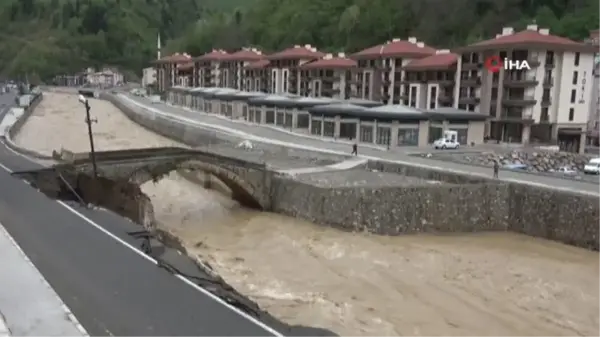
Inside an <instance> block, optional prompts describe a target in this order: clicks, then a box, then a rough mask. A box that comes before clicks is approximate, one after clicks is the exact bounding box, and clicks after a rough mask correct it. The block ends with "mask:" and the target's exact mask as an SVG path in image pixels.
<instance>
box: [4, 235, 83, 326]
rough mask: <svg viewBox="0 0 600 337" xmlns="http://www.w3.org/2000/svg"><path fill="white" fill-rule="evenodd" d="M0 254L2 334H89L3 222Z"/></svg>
mask: <svg viewBox="0 0 600 337" xmlns="http://www.w3.org/2000/svg"><path fill="white" fill-rule="evenodd" d="M0 256H2V267H0V274H2V275H8V276H9V277H1V278H0V312H1V313H2V315H1V316H0V336H9V335H15V336H43V335H45V336H87V333H86V331H85V329H84V328H83V327H82V326H81V324H79V322H78V321H77V319H76V318H75V316H74V315H73V314H72V313H71V311H70V310H69V309H68V308H67V306H66V305H65V304H64V303H63V302H62V300H61V299H60V298H59V297H58V295H57V294H56V293H55V292H54V290H53V289H52V287H51V286H50V284H48V282H47V281H46V280H45V279H44V277H43V276H42V274H41V273H40V272H39V271H38V270H37V268H36V267H35V266H34V265H33V263H32V262H31V261H30V260H29V258H28V257H27V256H26V255H25V253H24V252H23V250H21V248H20V247H19V245H18V244H17V243H16V242H15V240H14V239H13V238H12V237H11V236H10V235H9V234H8V232H7V231H6V229H5V228H4V227H3V226H2V225H1V224H0ZM2 321H4V324H3V322H2ZM3 325H4V327H3Z"/></svg>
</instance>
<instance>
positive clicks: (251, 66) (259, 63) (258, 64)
mask: <svg viewBox="0 0 600 337" xmlns="http://www.w3.org/2000/svg"><path fill="white" fill-rule="evenodd" d="M269 63H270V62H269V60H260V61H255V62H252V63H250V64H249V65H247V66H245V67H244V68H245V69H264V68H266V67H268V66H269Z"/></svg>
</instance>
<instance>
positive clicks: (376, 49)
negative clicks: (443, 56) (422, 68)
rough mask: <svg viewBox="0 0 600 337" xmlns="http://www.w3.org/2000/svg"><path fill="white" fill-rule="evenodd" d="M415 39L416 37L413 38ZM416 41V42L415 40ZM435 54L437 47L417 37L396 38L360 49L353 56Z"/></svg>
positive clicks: (376, 56)
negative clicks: (408, 39)
mask: <svg viewBox="0 0 600 337" xmlns="http://www.w3.org/2000/svg"><path fill="white" fill-rule="evenodd" d="M411 39H414V38H411ZM413 41H414V42H413ZM433 54H435V49H434V48H431V47H429V46H427V45H425V44H422V43H421V42H417V40H416V39H414V40H412V41H406V40H400V39H394V40H392V41H388V42H386V43H383V44H380V45H377V46H373V47H370V48H367V49H365V50H362V51H359V52H358V53H355V54H353V55H351V56H352V58H355V59H363V58H367V59H369V58H380V57H381V58H387V57H416V58H420V57H425V56H429V55H433Z"/></svg>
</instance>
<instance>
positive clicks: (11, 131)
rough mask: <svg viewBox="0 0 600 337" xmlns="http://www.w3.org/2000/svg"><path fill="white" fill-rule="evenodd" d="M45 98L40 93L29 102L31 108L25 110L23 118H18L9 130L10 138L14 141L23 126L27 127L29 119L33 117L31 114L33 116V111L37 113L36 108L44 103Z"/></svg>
mask: <svg viewBox="0 0 600 337" xmlns="http://www.w3.org/2000/svg"><path fill="white" fill-rule="evenodd" d="M43 98H44V95H43V94H42V93H39V94H37V95H35V96H34V97H33V98H32V99H31V101H29V106H27V107H25V108H24V112H23V115H21V117H20V118H18V119H17V120H16V121H15V123H14V124H13V125H12V126H11V127H10V129H9V130H8V135H9V136H10V138H12V139H14V138H15V137H16V136H17V134H18V133H19V131H21V128H22V127H23V125H25V122H26V121H27V119H28V118H29V117H30V116H31V114H33V111H35V108H36V107H37V106H38V105H39V104H40V102H42V99H43Z"/></svg>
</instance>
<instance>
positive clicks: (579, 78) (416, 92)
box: [154, 25, 598, 151]
mask: <svg viewBox="0 0 600 337" xmlns="http://www.w3.org/2000/svg"><path fill="white" fill-rule="evenodd" d="M597 52H598V45H597V43H594V41H592V42H591V43H584V42H577V41H572V40H569V39H567V38H564V37H560V36H556V35H552V34H550V31H549V30H548V29H543V28H539V27H537V26H536V25H529V26H527V28H526V29H525V30H523V31H519V32H515V31H514V30H513V29H512V28H510V27H506V28H504V29H503V30H502V32H501V33H500V34H498V35H497V36H496V37H494V38H493V39H489V40H485V41H481V42H478V43H475V44H472V45H468V46H464V47H461V48H457V49H454V50H436V49H435V48H433V47H431V46H428V45H426V44H425V43H424V42H421V41H419V40H418V39H417V38H415V37H409V38H408V39H392V40H390V41H387V42H385V43H383V44H380V45H377V46H373V47H370V48H367V49H365V50H362V51H360V52H358V53H354V54H350V55H346V54H343V53H340V54H335V55H334V54H327V53H323V52H321V51H319V50H318V49H317V48H315V47H314V46H311V45H296V46H293V47H290V48H287V49H285V50H282V51H279V52H276V53H273V54H268V55H266V54H264V53H262V52H261V51H260V50H257V49H255V48H244V49H242V50H239V51H236V52H233V53H228V52H226V51H223V50H213V51H211V52H210V53H207V54H205V55H202V56H199V57H193V56H191V55H187V54H173V55H169V56H166V57H162V58H159V59H157V60H156V61H155V62H154V66H155V69H156V81H157V87H158V89H159V91H163V92H164V91H167V89H169V88H171V87H174V86H183V87H205V88H206V87H218V88H232V89H236V90H240V91H248V92H264V93H269V94H274V95H298V96H305V97H315V98H318V97H326V98H333V99H338V100H346V99H363V100H371V101H377V102H381V103H382V104H384V105H404V106H407V107H410V108H415V109H424V110H435V109H439V108H454V109H458V110H465V111H468V112H474V113H479V114H483V115H485V116H488V121H487V123H486V125H485V131H484V134H485V136H486V138H489V139H491V140H496V141H500V142H519V143H524V144H528V143H546V144H547V143H554V144H558V145H560V146H561V147H562V148H563V149H565V150H575V151H576V150H579V149H581V147H582V146H583V145H584V144H585V143H586V136H588V129H589V128H590V119H591V116H592V115H593V116H595V113H596V110H595V109H596V105H594V104H593V102H592V101H593V100H595V99H596V100H597V98H596V97H595V93H594V90H595V91H596V93H597V89H594V88H593V83H594V78H595V77H594V74H595V72H594V64H595V55H596V54H597ZM490 58H496V59H499V60H507V61H509V62H515V61H519V62H526V64H527V67H520V69H514V68H511V67H506V66H505V67H499V69H498V71H496V72H493V71H490V70H489V68H487V67H486V61H488V60H490ZM509 62H505V63H509ZM592 110H593V111H592ZM589 136H591V137H593V135H589Z"/></svg>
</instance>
